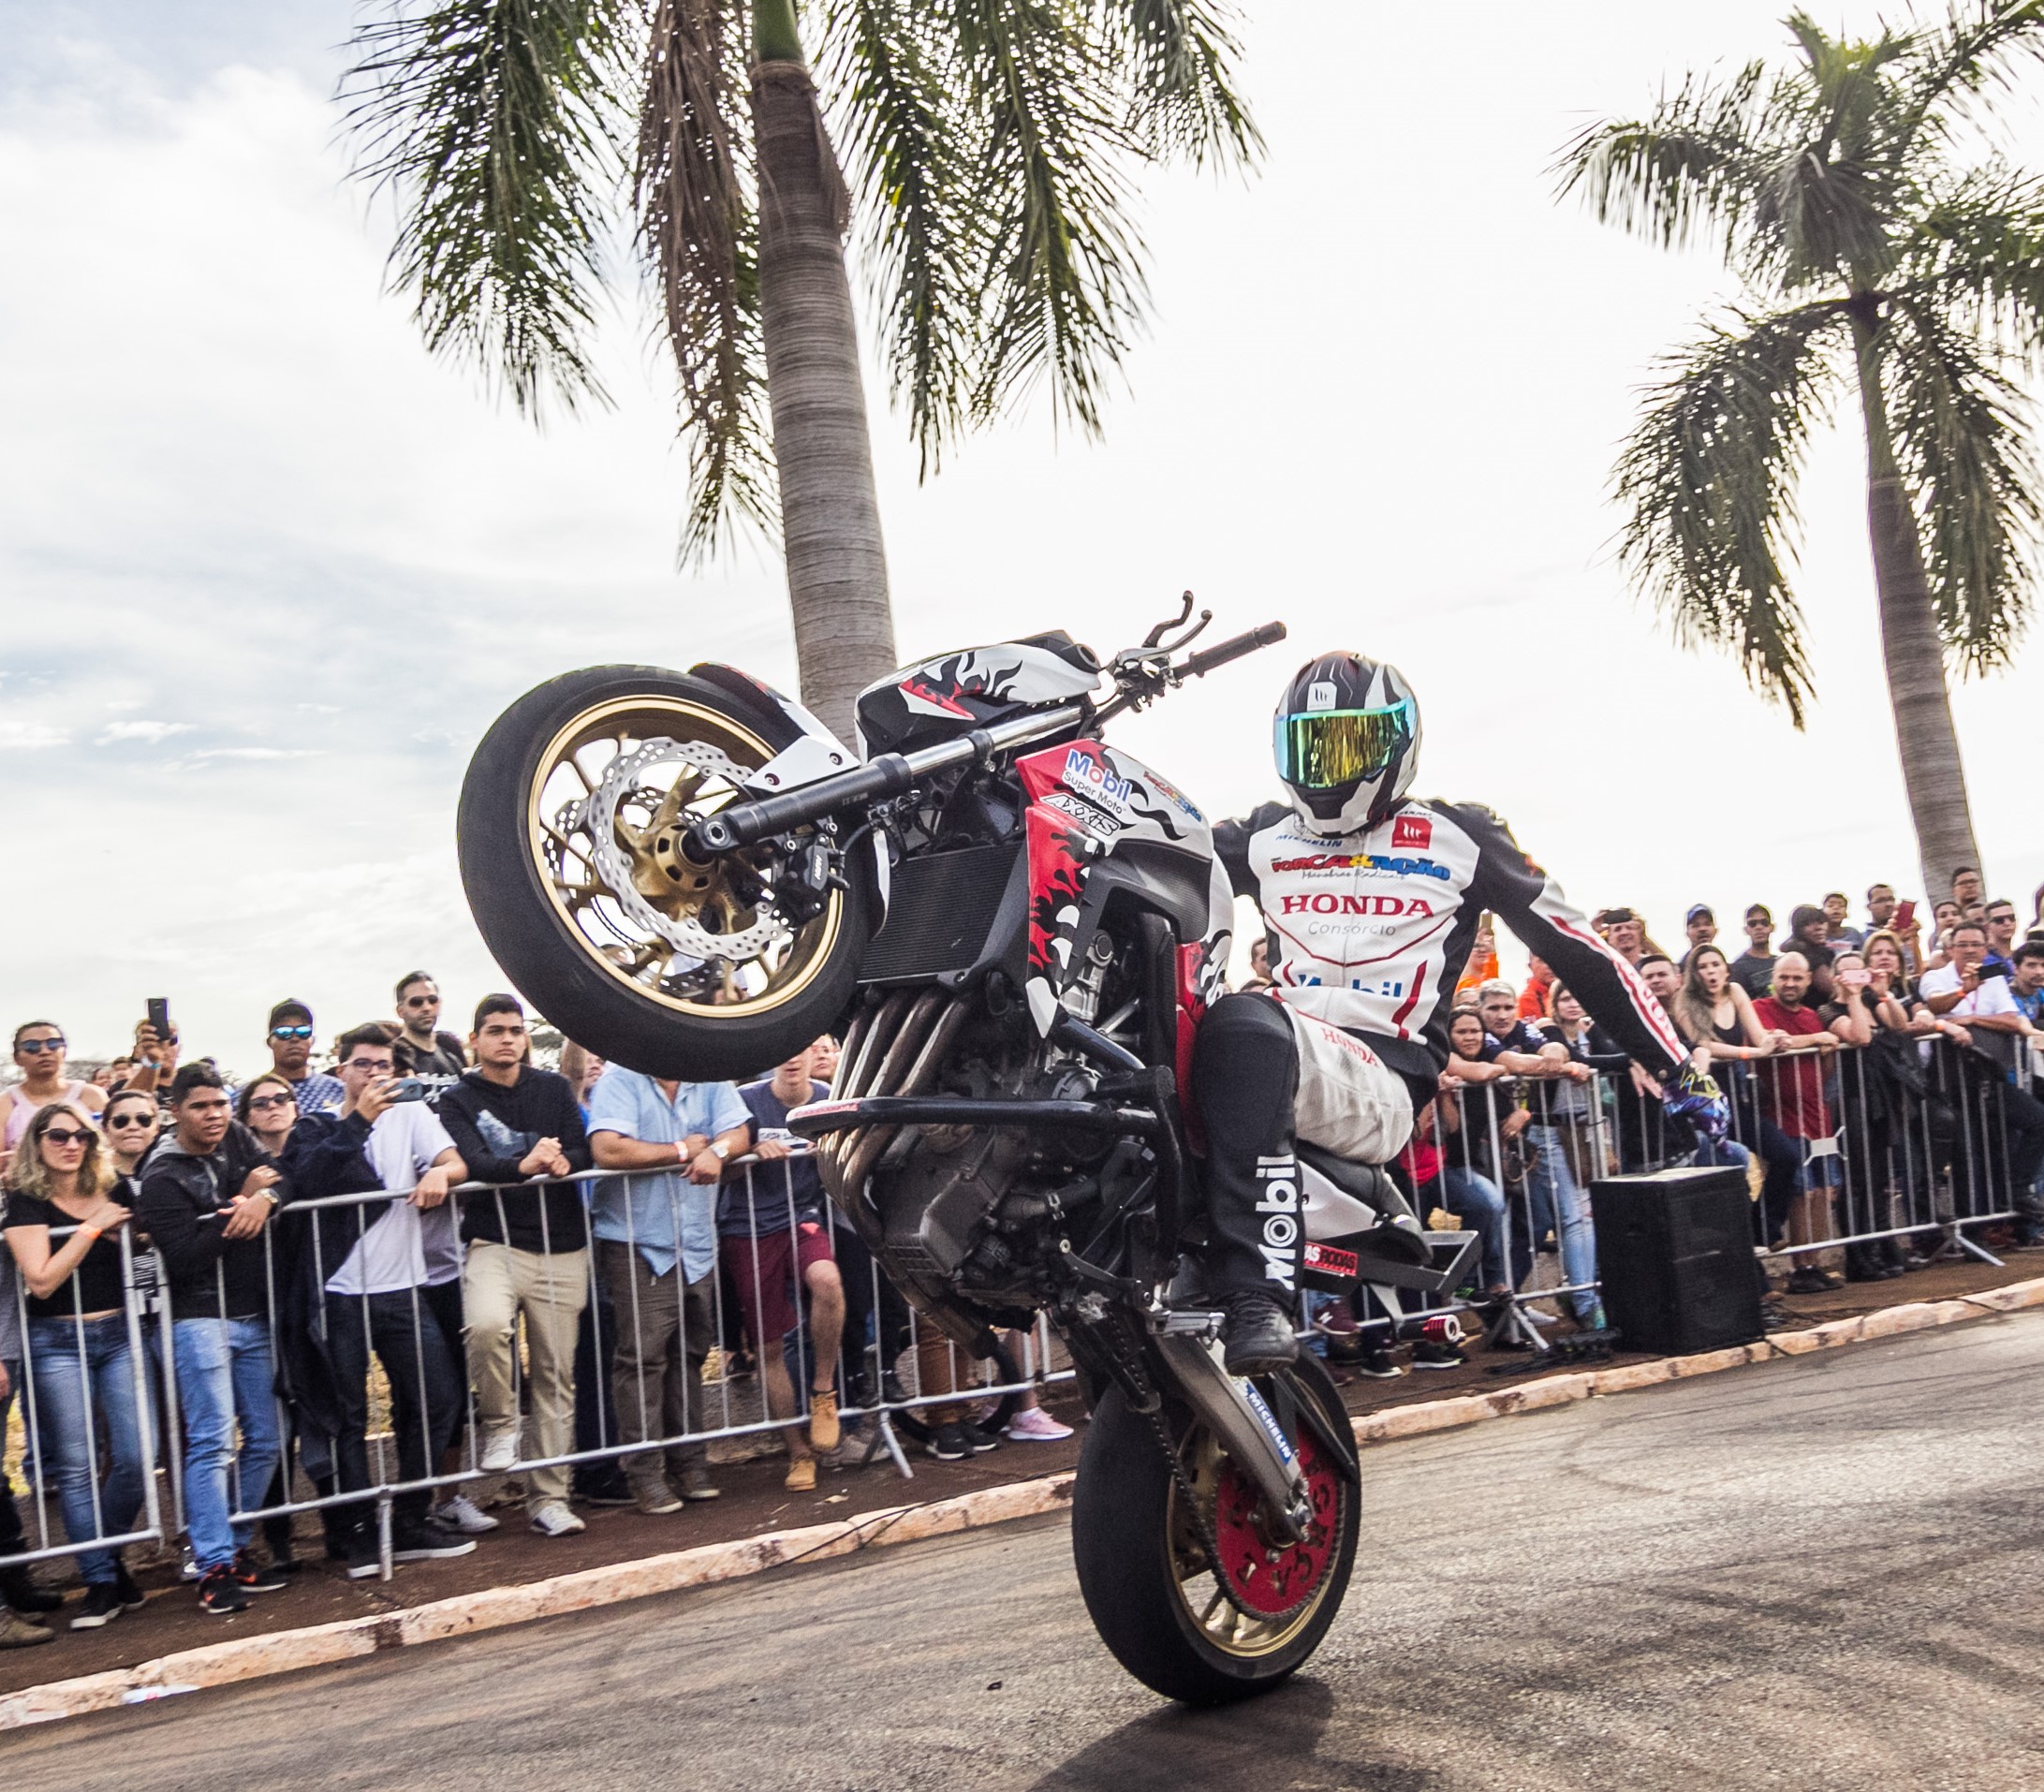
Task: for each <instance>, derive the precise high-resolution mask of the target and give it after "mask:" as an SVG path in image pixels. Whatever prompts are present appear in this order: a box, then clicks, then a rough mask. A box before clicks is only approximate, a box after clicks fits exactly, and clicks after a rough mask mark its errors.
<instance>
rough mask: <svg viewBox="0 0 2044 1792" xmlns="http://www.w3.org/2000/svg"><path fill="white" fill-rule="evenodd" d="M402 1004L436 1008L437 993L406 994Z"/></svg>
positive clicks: (438, 1000) (437, 1004)
mask: <svg viewBox="0 0 2044 1792" xmlns="http://www.w3.org/2000/svg"><path fill="white" fill-rule="evenodd" d="M404 1006H406V1007H408V1008H436V1007H438V1006H440V998H439V997H438V996H437V995H407V996H406V997H405V998H404Z"/></svg>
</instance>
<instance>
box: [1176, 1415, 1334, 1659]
mask: <svg viewBox="0 0 2044 1792" xmlns="http://www.w3.org/2000/svg"><path fill="white" fill-rule="evenodd" d="M1184 1451H1185V1468H1186V1471H1187V1474H1188V1476H1190V1478H1191V1480H1192V1483H1193V1487H1194V1489H1195V1491H1197V1494H1198V1500H1199V1503H1200V1505H1201V1506H1203V1507H1204V1508H1205V1511H1206V1518H1207V1523H1208V1525H1209V1526H1210V1527H1211V1526H1212V1525H1213V1519H1214V1505H1215V1500H1216V1497H1217V1495H1218V1492H1219V1488H1220V1474H1221V1463H1222V1462H1223V1460H1224V1458H1223V1455H1222V1451H1221V1448H1220V1446H1219V1445H1218V1444H1217V1443H1215V1441H1214V1439H1213V1433H1212V1432H1209V1431H1208V1430H1207V1429H1206V1428H1205V1427H1204V1426H1203V1425H1202V1426H1199V1427H1198V1428H1197V1429H1196V1430H1195V1431H1194V1432H1192V1434H1191V1435H1190V1436H1189V1437H1188V1438H1187V1439H1186V1441H1185V1444H1184ZM1168 1491H1169V1504H1168V1505H1167V1506H1166V1508H1165V1526H1166V1535H1167V1536H1168V1538H1169V1554H1170V1565H1171V1582H1172V1586H1173V1588H1174V1589H1175V1591H1176V1592H1177V1594H1178V1599H1179V1603H1180V1604H1181V1605H1182V1606H1183V1607H1184V1609H1185V1615H1186V1616H1187V1617H1188V1618H1189V1619H1190V1620H1191V1621H1192V1626H1193V1628H1194V1629H1195V1630H1196V1631H1198V1633H1199V1635H1200V1636H1201V1637H1202V1638H1204V1639H1205V1640H1206V1641H1207V1643H1208V1644H1209V1645H1210V1646H1211V1647H1213V1648H1214V1649H1217V1650H1219V1651H1220V1652H1222V1653H1223V1654H1226V1655H1232V1656H1234V1657H1235V1658H1236V1659H1237V1660H1238V1661H1258V1660H1261V1659H1263V1658H1264V1657H1266V1656H1270V1655H1274V1654H1276V1653H1277V1652H1279V1651H1280V1650H1282V1649H1284V1648H1285V1647H1286V1646H1287V1644H1288V1643H1291V1642H1292V1641H1294V1640H1295V1639H1296V1638H1298V1637H1299V1636H1300V1634H1301V1632H1302V1631H1303V1630H1304V1629H1305V1628H1306V1626H1307V1625H1308V1624H1310V1623H1312V1622H1313V1619H1314V1616H1315V1614H1316V1612H1318V1611H1319V1609H1320V1608H1321V1606H1322V1605H1323V1604H1325V1603H1326V1600H1327V1595H1328V1589H1329V1588H1330V1587H1331V1586H1332V1585H1333V1584H1334V1579H1335V1577H1334V1572H1333V1563H1332V1561H1331V1560H1330V1562H1329V1564H1328V1572H1327V1573H1326V1574H1325V1575H1323V1576H1322V1577H1321V1579H1320V1584H1319V1585H1318V1586H1316V1588H1314V1590H1313V1593H1312V1595H1311V1596H1310V1597H1309V1598H1308V1599H1307V1600H1306V1601H1305V1602H1304V1603H1303V1604H1302V1605H1301V1606H1300V1607H1299V1608H1298V1609H1297V1610H1296V1611H1291V1612H1287V1613H1286V1614H1285V1615H1284V1616H1282V1617H1278V1618H1254V1617H1251V1616H1250V1615H1249V1614H1247V1613H1245V1612H1243V1611H1240V1610H1238V1609H1237V1608H1235V1607H1234V1606H1233V1605H1232V1604H1231V1603H1230V1602H1229V1600H1228V1595H1227V1594H1224V1593H1223V1592H1222V1591H1221V1570H1220V1564H1218V1563H1209V1562H1208V1561H1207V1557H1206V1547H1205V1545H1204V1544H1203V1543H1202V1542H1201V1541H1200V1539H1199V1534H1198V1526H1197V1525H1195V1524H1194V1523H1193V1522H1192V1520H1191V1515H1190V1514H1189V1513H1187V1512H1186V1510H1185V1508H1184V1495H1183V1494H1182V1493H1181V1492H1180V1491H1179V1486H1178V1478H1177V1476H1172V1477H1171V1482H1170V1486H1169V1490H1168ZM1343 1497H1344V1498H1345V1499H1346V1497H1347V1495H1346V1491H1345V1493H1344V1495H1343Z"/></svg>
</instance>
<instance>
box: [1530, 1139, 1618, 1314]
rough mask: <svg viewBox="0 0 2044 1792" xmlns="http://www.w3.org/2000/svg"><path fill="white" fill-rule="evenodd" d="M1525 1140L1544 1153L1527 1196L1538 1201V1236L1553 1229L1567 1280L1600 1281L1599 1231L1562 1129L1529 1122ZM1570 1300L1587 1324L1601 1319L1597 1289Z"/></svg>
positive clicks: (1532, 1171) (1535, 1222)
mask: <svg viewBox="0 0 2044 1792" xmlns="http://www.w3.org/2000/svg"><path fill="white" fill-rule="evenodd" d="M1526 1142H1527V1143H1528V1144H1530V1145H1532V1146H1533V1147H1534V1149H1535V1150H1536V1151H1537V1152H1538V1153H1540V1156H1539V1161H1538V1162H1537V1163H1536V1164H1535V1165H1534V1166H1533V1168H1531V1169H1530V1170H1529V1171H1528V1172H1527V1174H1526V1194H1527V1197H1529V1199H1530V1200H1531V1201H1532V1203H1533V1240H1534V1241H1537V1239H1538V1238H1539V1237H1540V1235H1541V1234H1542V1233H1543V1232H1546V1231H1549V1230H1551V1231H1552V1232H1553V1234H1554V1238H1555V1241H1556V1242H1557V1243H1558V1244H1560V1246H1561V1248H1562V1280H1563V1281H1565V1282H1566V1283H1568V1284H1570V1285H1576V1284H1579V1283H1591V1282H1595V1280H1596V1231H1595V1227H1594V1226H1592V1225H1591V1223H1590V1197H1589V1196H1588V1195H1586V1194H1584V1193H1583V1191H1582V1190H1581V1188H1579V1187H1577V1185H1576V1179H1575V1176H1574V1174H1573V1172H1571V1171H1570V1169H1569V1168H1568V1159H1567V1157H1566V1154H1565V1153H1563V1150H1562V1131H1561V1128H1560V1127H1559V1126H1528V1127H1527V1128H1526ZM1529 1242H1531V1241H1529ZM1566 1300H1568V1301H1569V1303H1570V1305H1571V1306H1573V1308H1574V1309H1575V1314H1576V1317H1577V1318H1578V1319H1579V1320H1580V1321H1581V1323H1582V1324H1584V1325H1595V1324H1596V1323H1597V1320H1598V1316H1599V1315H1600V1314H1601V1312H1602V1303H1601V1302H1599V1300H1597V1297H1596V1295H1595V1292H1594V1291H1593V1292H1591V1293H1588V1294H1571V1295H1568V1296H1566Z"/></svg>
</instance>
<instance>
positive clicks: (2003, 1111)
mask: <svg viewBox="0 0 2044 1792" xmlns="http://www.w3.org/2000/svg"><path fill="white" fill-rule="evenodd" d="M1946 949H1947V950H1948V952H1949V953H1950V954H1951V962H1950V963H1948V964H1941V965H1939V966H1938V968H1937V969H1936V970H1934V971H1926V972H1924V974H1923V977H1922V980H1921V981H1920V982H1919V984H1918V985H1917V994H1918V995H1919V997H1920V998H1921V999H1922V1002H1923V1006H1925V1007H1927V1008H1929V1009H1930V1011H1931V1012H1932V1013H1933V1014H1934V1015H1936V1016H1937V1017H1938V1018H1939V1019H1940V1020H1944V1021H1957V1022H1958V1023H1959V1024H1960V1025H1961V1026H1963V1027H1964V1028H1965V1030H1966V1032H1967V1034H1968V1035H1969V1036H1971V1042H1972V1050H1971V1051H1968V1052H1966V1053H1965V1054H1964V1058H1963V1062H1967V1063H1968V1064H1969V1067H1973V1068H1976V1069H1978V1071H1980V1072H1982V1073H1985V1074H1982V1075H1979V1076H1977V1077H1975V1078H1973V1079H1971V1080H1972V1082H1973V1084H1974V1086H1975V1087H1976V1088H1978V1089H1979V1090H1980V1091H1981V1092H1982V1093H1983V1096H1984V1097H1985V1098H1986V1099H1987V1100H1988V1101H1989V1103H1990V1107H1989V1111H1988V1119H1989V1122H1990V1124H1992V1123H1993V1119H1994V1118H1995V1109H1999V1118H2000V1122H2001V1125H2002V1128H2003V1131H2004V1133H2005V1135H2006V1137H2007V1185H2006V1186H2003V1187H1997V1188H1995V1189H1994V1191H1993V1198H1994V1199H1995V1201H1996V1203H1997V1205H1999V1204H2000V1203H2002V1202H2004V1201H2006V1202H2007V1205H2008V1206H2009V1207H2010V1208H2011V1209H2012V1210H2013V1211H2014V1212H2015V1215H2016V1241H2017V1242H2018V1243H2019V1244H2023V1245H2033V1244H2044V1198H2040V1197H2039V1196H2038V1194H2037V1171H2038V1169H2039V1168H2044V1102H2038V1101H2037V1099H2036V1098H2035V1097H2034V1096H2032V1095H2030V1094H2027V1093H2025V1092H2024V1091H2023V1090H2022V1089H2021V1088H2019V1087H2017V1086H2016V1083H2015V1080H2014V1074H2015V1067H2016V1062H2017V1053H2018V1052H2019V1051H2021V1050H2022V1047H2023V1045H2024V1044H2025V1043H2030V1044H2034V1043H2035V1042H2036V1041H2037V1038H2038V1037H2039V1035H2038V1033H2037V1028H2036V1027H2035V1026H2033V1025H2032V1024H2031V1023H2030V1019H2029V1017H2028V1016H2027V1015H2025V1014H2024V1013H2023V1011H2022V1006H2021V1005H2020V1004H2018V1002H2017V1001H2016V998H2015V994H2014V992H2013V991H2011V990H2010V989H2009V987H2008V979H2007V977H1988V976H1984V975H1983V974H1982V972H1981V968H1980V967H1981V964H1982V962H1983V961H1984V960H1985V959H1986V957H1987V929H1986V928H1984V927H1983V926H1981V924H1980V923H1979V922H1978V921H1961V922H1959V923H1958V925H1957V926H1955V927H1953V928H1952V929H1951V930H1950V931H1949V933H1948V935H1947V938H1946ZM1975 1054H1978V1056H1976V1055H1975ZM1982 1060H1984V1061H1985V1062H1984V1063H1983V1062H1982ZM2002 1168H2003V1165H2002V1164H2000V1163H1998V1162H1995V1161H1993V1153H1990V1158H1989V1164H1988V1174H1989V1176H1990V1177H1991V1178H1993V1179H1994V1180H1995V1181H1997V1182H1998V1181H1999V1178H1998V1176H1997V1174H1996V1172H1998V1171H2000V1170H2001V1169H2002Z"/></svg>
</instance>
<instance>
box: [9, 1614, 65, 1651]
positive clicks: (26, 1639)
mask: <svg viewBox="0 0 2044 1792" xmlns="http://www.w3.org/2000/svg"><path fill="white" fill-rule="evenodd" d="M56 1639H57V1633H56V1632H55V1631H53V1630H45V1629H44V1628H43V1627H42V1625H40V1624H32V1623H29V1622H28V1620H27V1619H26V1618H20V1617H17V1616H16V1615H15V1614H14V1613H13V1612H11V1611H9V1610H8V1609H7V1608H6V1607H5V1606H0V1649H33V1648H35V1646H36V1645H37V1643H46V1642H55V1641H56Z"/></svg>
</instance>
